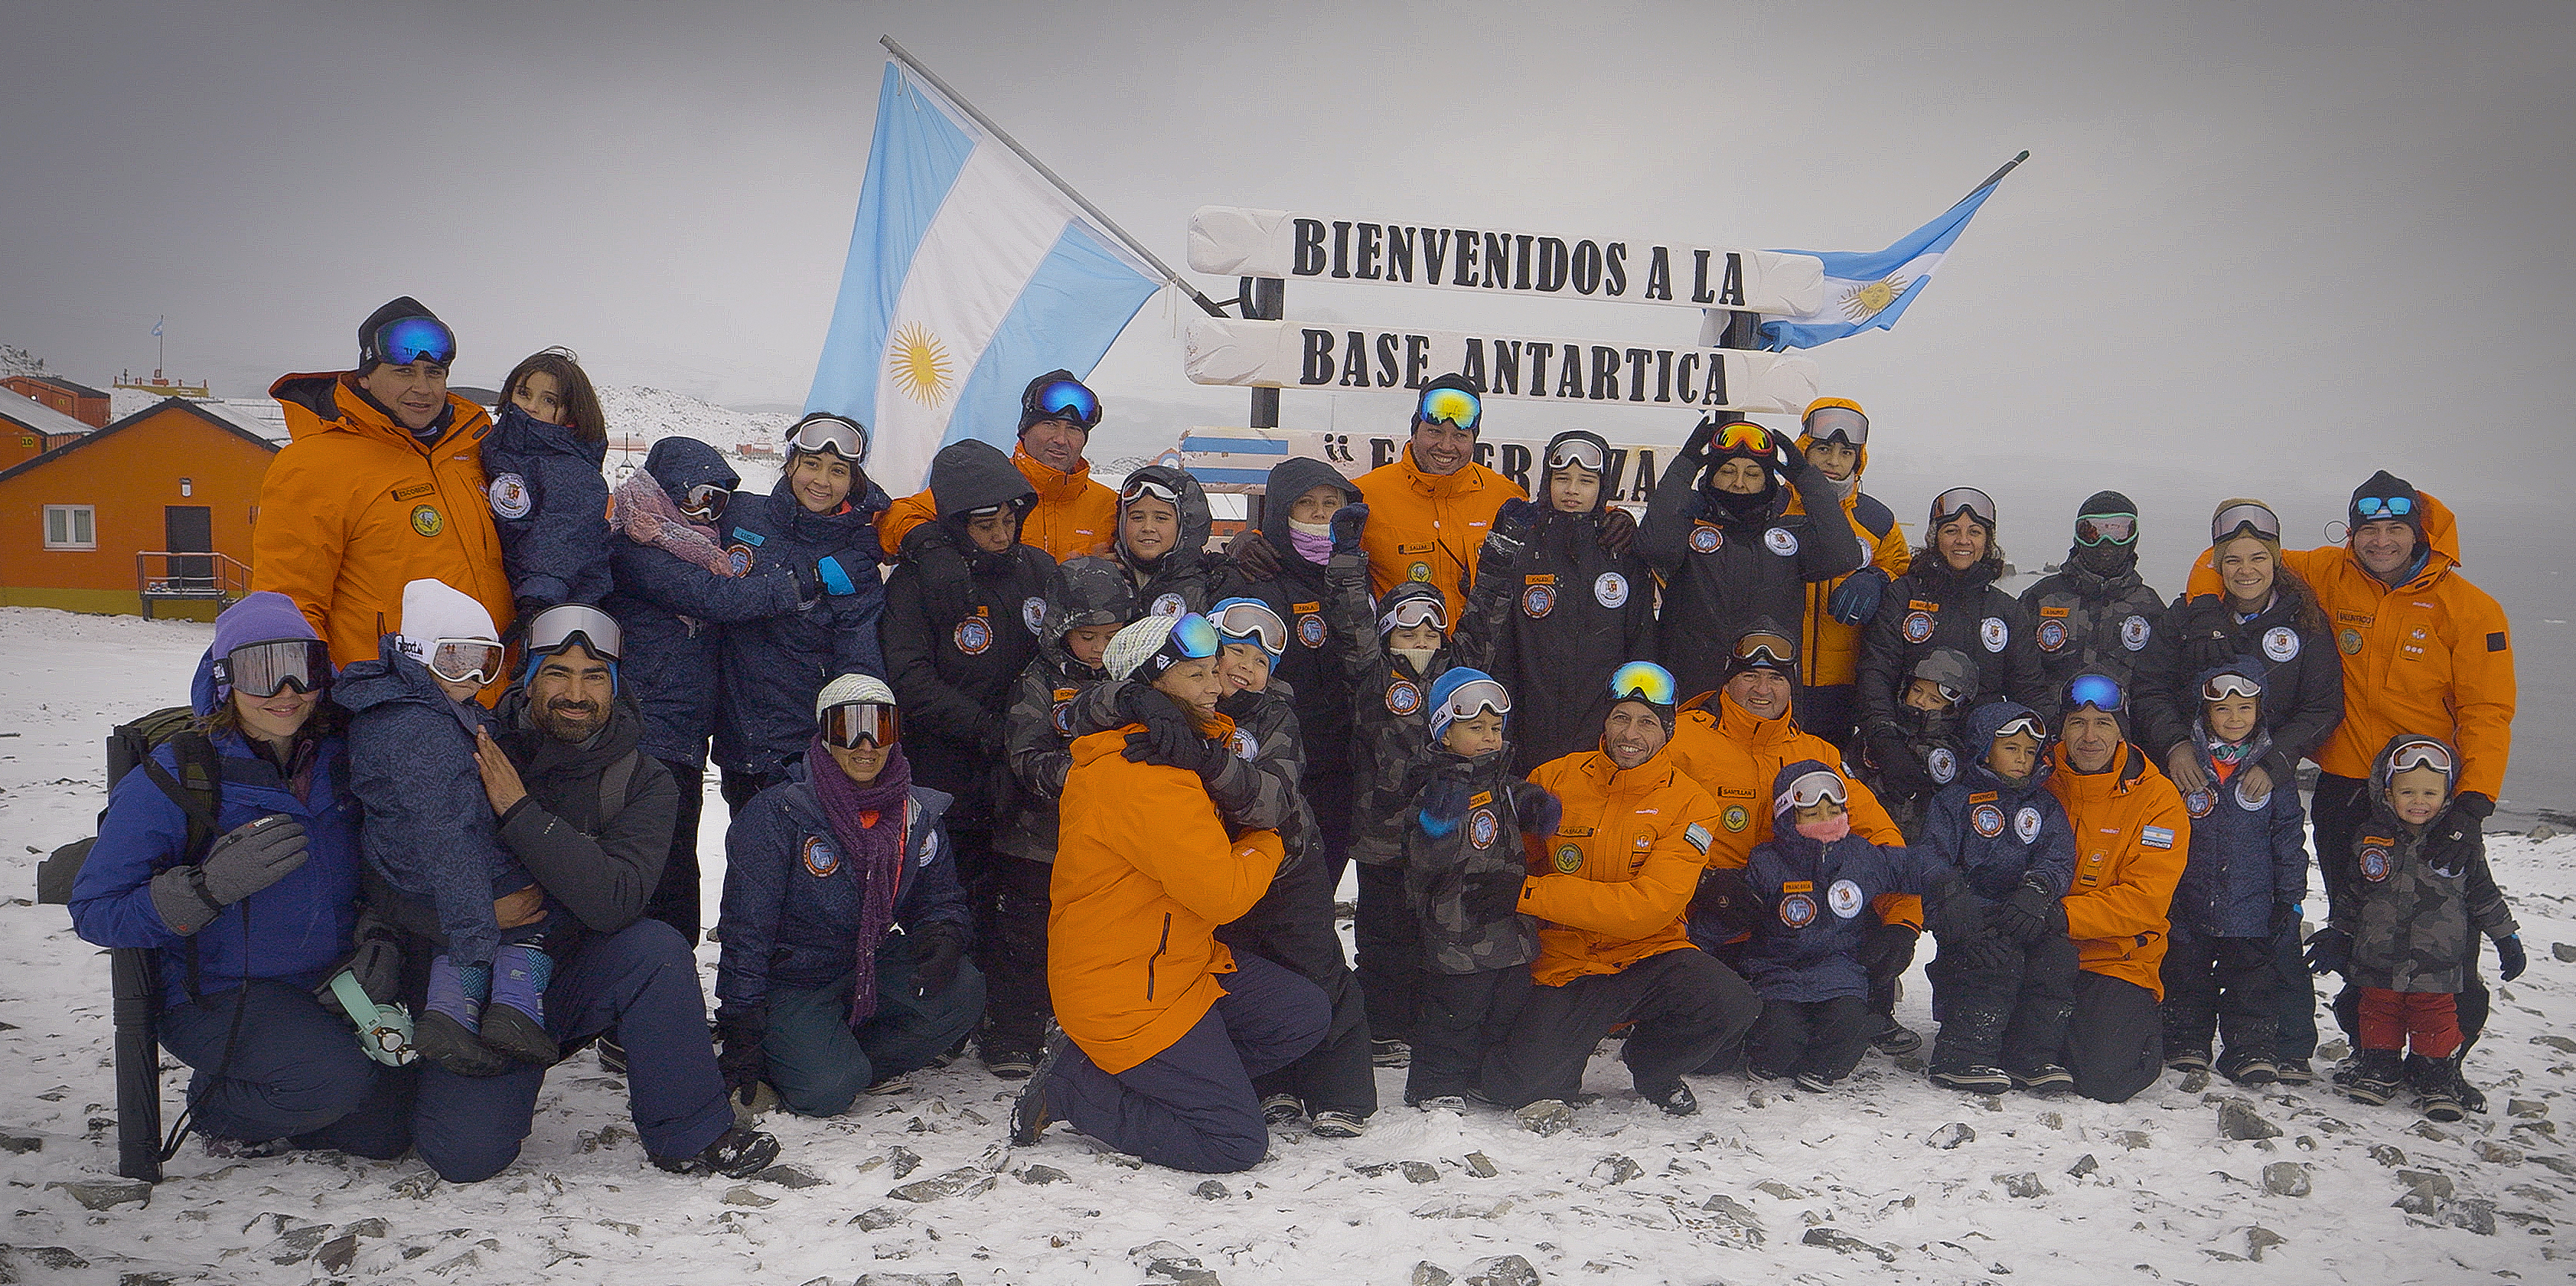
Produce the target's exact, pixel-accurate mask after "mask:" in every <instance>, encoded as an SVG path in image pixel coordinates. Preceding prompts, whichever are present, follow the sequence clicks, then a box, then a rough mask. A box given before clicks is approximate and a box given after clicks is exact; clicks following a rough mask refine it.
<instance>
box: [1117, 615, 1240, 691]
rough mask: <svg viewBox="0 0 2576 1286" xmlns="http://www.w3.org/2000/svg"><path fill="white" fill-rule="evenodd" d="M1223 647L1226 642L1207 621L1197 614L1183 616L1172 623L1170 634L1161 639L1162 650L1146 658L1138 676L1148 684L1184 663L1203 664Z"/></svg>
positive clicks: (1155, 650)
mask: <svg viewBox="0 0 2576 1286" xmlns="http://www.w3.org/2000/svg"><path fill="white" fill-rule="evenodd" d="M1224 646H1225V640H1224V639H1222V638H1219V637H1218V636H1217V632H1216V626H1214V625H1212V624H1210V623H1209V622H1208V618H1206V617H1204V616H1201V615H1199V614H1198V613H1196V612H1184V613H1182V614H1181V615H1180V616H1179V617H1178V618H1176V619H1175V620H1173V622H1172V632H1171V633H1170V634H1167V635H1165V636H1164V637H1163V643H1162V646H1160V647H1157V648H1155V649H1154V651H1153V653H1152V655H1149V656H1147V657H1146V658H1145V664H1144V666H1143V668H1141V669H1139V670H1138V671H1137V673H1138V674H1140V675H1142V676H1143V677H1144V679H1145V681H1146V682H1148V683H1151V682H1153V681H1154V680H1156V679H1159V678H1161V677H1163V671H1165V670H1168V669H1171V668H1172V667H1173V666H1175V665H1179V664H1180V663H1181V662H1183V661H1204V660H1206V659H1208V658H1209V657H1212V656H1215V655H1216V654H1217V650H1218V649H1219V648H1222V647H1224Z"/></svg>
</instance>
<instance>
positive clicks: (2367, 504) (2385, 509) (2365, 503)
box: [2352, 496, 2415, 522]
mask: <svg viewBox="0 0 2576 1286" xmlns="http://www.w3.org/2000/svg"><path fill="white" fill-rule="evenodd" d="M2352 511H2353V512H2354V513H2356V514H2359V515H2361V520H2362V521H2363V522H2377V521H2378V520H2380V519H2382V518H2403V517H2405V516H2406V515H2408V514H2411V513H2413V512H2415V497H2413V496H2363V497H2361V498H2360V499H2358V500H2355V501H2353V502H2352Z"/></svg>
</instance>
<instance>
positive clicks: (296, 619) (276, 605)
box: [188, 589, 322, 715]
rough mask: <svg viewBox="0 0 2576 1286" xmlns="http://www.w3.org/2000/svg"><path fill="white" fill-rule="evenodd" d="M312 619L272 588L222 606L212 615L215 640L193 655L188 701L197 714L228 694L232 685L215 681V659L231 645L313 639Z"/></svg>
mask: <svg viewBox="0 0 2576 1286" xmlns="http://www.w3.org/2000/svg"><path fill="white" fill-rule="evenodd" d="M321 637H322V636H321V635H319V634H316V633H314V632H313V623H312V622H311V621H308V620H305V619H304V613H303V611H302V610H300V609H298V608H297V607H296V606H295V600H294V599H291V598H288V597H287V596H286V595H284V594H280V593H278V592H277V591H275V590H268V589H264V590H261V591H259V592H258V593H255V594H245V595H243V596H242V600H241V601H240V602H238V603H235V604H233V605H232V606H230V607H227V608H225V609H224V610H223V614H222V615H220V616H217V617H216V618H215V641H214V643H213V644H212V645H211V646H209V647H207V649H206V654H205V655H204V656H202V657H199V658H197V676H196V679H195V681H193V682H192V683H190V684H189V685H188V704H189V705H190V706H191V707H193V708H194V709H195V710H196V712H197V713H198V714H199V715H210V714H213V713H214V712H215V707H216V706H219V705H221V704H223V703H224V701H225V700H226V699H228V698H229V697H231V696H232V694H233V693H232V685H231V684H228V683H227V684H223V685H221V686H218V685H217V684H216V683H215V661H216V659H217V658H219V657H225V656H230V655H231V654H232V651H233V649H234V648H238V647H247V646H249V645H250V644H253V643H274V642H276V641H278V640H279V639H315V640H319V639H320V638H321Z"/></svg>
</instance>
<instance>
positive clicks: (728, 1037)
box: [716, 1009, 769, 1103]
mask: <svg viewBox="0 0 2576 1286" xmlns="http://www.w3.org/2000/svg"><path fill="white" fill-rule="evenodd" d="M768 1036H769V1011H768V1010H766V1009H736V1010H728V1011H725V1012H722V1013H719V1014H717V1015H716V1042H717V1049H716V1071H717V1072H718V1073H720V1074H721V1075H723V1077H724V1085H725V1093H726V1094H727V1095H728V1096H733V1097H738V1098H740V1099H741V1100H742V1101H743V1102H745V1103H748V1102H750V1101H751V1098H752V1094H753V1092H754V1091H756V1090H757V1089H758V1088H759V1087H760V1083H761V1082H762V1081H764V1080H767V1079H769V1051H768V1050H767V1049H765V1048H763V1046H762V1042H763V1041H764V1040H766V1039H767V1038H768Z"/></svg>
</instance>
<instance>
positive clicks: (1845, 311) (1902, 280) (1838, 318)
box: [1762, 152, 2029, 352]
mask: <svg viewBox="0 0 2576 1286" xmlns="http://www.w3.org/2000/svg"><path fill="white" fill-rule="evenodd" d="M2022 155H2023V156H2028V155H2029V153H2027V152H2025V153H2023V154H2022ZM2020 163H2021V158H2020V157H2015V158H2014V159H2013V165H2018V164H2020ZM2013 165H2007V166H2005V167H2004V168H2003V169H2001V170H1998V171H1996V172H1995V176H1994V177H1993V178H1990V179H1988V180H1986V181H1985V183H1984V185H1983V186H1980V187H1979V188H1978V189H1977V190H1976V191H1974V192H1971V193H1969V194H1968V195H1967V197H1966V198H1965V199H1964V200H1962V201H1960V202H1959V203H1958V204H1957V205H1954V206H1951V207H1950V208H1949V209H1948V210H1947V211H1944V212H1943V213H1942V215H1941V217H1940V218H1937V219H1934V220H1933V221H1931V222H1930V223H1927V224H1924V225H1923V226H1922V227H1920V228H1917V229H1915V231H1914V234H1913V235H1912V236H1909V237H1906V238H1904V239H1902V240H1900V241H1898V242H1897V243H1896V244H1895V245H1892V246H1889V247H1888V248H1886V249H1885V250H1878V251H1859V252H1852V251H1841V250H1793V251H1789V252H1787V253H1790V254H1811V255H1814V256H1815V257H1816V258H1818V259H1821V260H1823V261H1824V264H1825V303H1824V307H1822V308H1821V309H1818V310H1817V311H1815V312H1812V313H1808V314H1806V315H1804V316H1798V317H1778V316H1773V317H1765V318H1763V319H1762V336H1763V338H1764V340H1765V341H1767V342H1765V343H1764V344H1763V347H1765V348H1768V349H1770V350H1771V351H1773V352H1779V351H1780V350H1782V349H1789V348H1814V347H1815V346H1816V345H1818V344H1822V343H1826V342H1828V341H1830V340H1837V339H1842V338H1844V337H1846V336H1850V335H1857V334H1859V333H1860V332H1862V331H1865V330H1889V329H1893V328H1894V327H1895V325H1896V319H1897V318H1899V317H1901V316H1904V315H1905V309H1906V307H1907V306H1908V305H1910V304H1912V303H1913V302H1914V299H1915V296H1917V295H1920V294H1922V293H1923V288H1924V287H1925V286H1927V285H1929V284H1931V281H1932V273H1933V271H1934V270H1935V269H1938V268H1939V267H1940V266H1941V259H1942V256H1943V255H1944V254H1946V253H1947V252H1948V251H1949V249H1950V243H1951V242H1954V241H1957V240H1958V239H1959V234H1960V233H1962V232H1965V231H1967V228H1968V220H1970V219H1973V218H1975V217H1976V215H1977V209H1978V207H1980V206H1982V205H1984V204H1985V203H1986V198H1987V197H1989V196H1992V195H1994V191H1995V187H1996V185H1997V184H1998V183H2000V182H2002V180H2003V176H2004V175H2005V174H2007V173H2009V172H2011V170H2012V168H2013Z"/></svg>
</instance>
